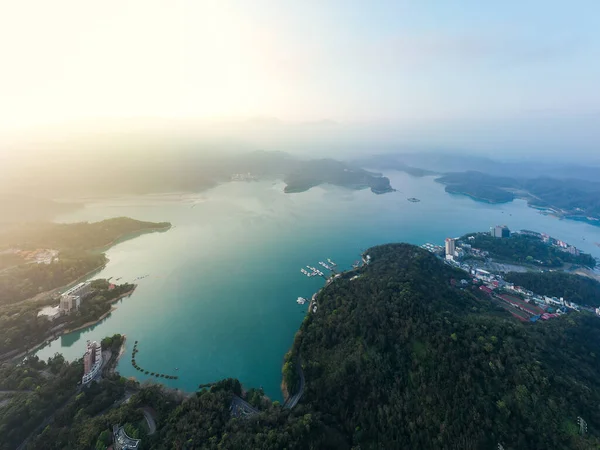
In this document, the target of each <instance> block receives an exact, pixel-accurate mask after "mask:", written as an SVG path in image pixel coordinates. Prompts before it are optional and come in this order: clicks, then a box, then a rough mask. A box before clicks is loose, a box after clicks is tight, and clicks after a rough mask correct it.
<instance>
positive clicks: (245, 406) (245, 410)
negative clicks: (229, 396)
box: [229, 395, 259, 417]
mask: <svg viewBox="0 0 600 450" xmlns="http://www.w3.org/2000/svg"><path fill="white" fill-rule="evenodd" d="M229 409H230V411H231V415H232V416H233V417H250V416H253V415H255V414H258V413H259V411H258V409H256V408H255V407H254V406H252V405H251V404H250V403H248V402H246V401H244V400H243V399H241V398H240V397H238V396H237V395H234V396H233V400H231V406H230V407H229Z"/></svg>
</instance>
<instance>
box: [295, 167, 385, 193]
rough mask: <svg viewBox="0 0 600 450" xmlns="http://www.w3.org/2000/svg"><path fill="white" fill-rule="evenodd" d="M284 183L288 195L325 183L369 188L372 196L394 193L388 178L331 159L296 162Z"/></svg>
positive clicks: (351, 187) (352, 187) (349, 187)
mask: <svg viewBox="0 0 600 450" xmlns="http://www.w3.org/2000/svg"><path fill="white" fill-rule="evenodd" d="M284 181H285V183H286V187H285V188H284V192H286V193H288V194H290V193H298V192H304V191H307V190H309V189H310V188H313V187H315V186H319V185H320V184H325V183H328V184H333V185H336V186H341V187H345V188H348V189H357V190H358V189H366V188H370V189H371V192H373V193H374V194H385V193H387V192H394V191H395V189H393V188H392V187H391V185H390V180H389V178H387V177H384V176H382V175H381V174H377V173H373V172H368V171H366V170H364V169H360V168H357V167H353V166H350V165H348V164H346V163H343V162H340V161H335V160H333V159H319V160H310V161H303V162H297V163H296V165H295V167H294V170H292V171H291V172H290V173H288V174H287V175H286V176H285V178H284Z"/></svg>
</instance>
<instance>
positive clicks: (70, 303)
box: [58, 281, 92, 314]
mask: <svg viewBox="0 0 600 450" xmlns="http://www.w3.org/2000/svg"><path fill="white" fill-rule="evenodd" d="M91 290H92V285H91V283H90V282H89V281H87V282H84V283H79V284H78V285H75V286H73V287H72V288H71V289H69V290H68V291H66V292H64V293H63V294H62V295H61V297H60V304H59V306H58V309H59V311H60V312H61V313H63V314H68V313H70V312H71V311H73V310H76V309H79V306H81V299H82V298H84V297H85V296H86V295H88V294H89V293H90V292H91Z"/></svg>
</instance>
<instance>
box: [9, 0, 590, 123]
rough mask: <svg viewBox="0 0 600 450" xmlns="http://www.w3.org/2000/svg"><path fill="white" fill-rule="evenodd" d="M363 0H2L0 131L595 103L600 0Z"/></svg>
mask: <svg viewBox="0 0 600 450" xmlns="http://www.w3.org/2000/svg"><path fill="white" fill-rule="evenodd" d="M363 5H364V4H363V3H362V2H357V1H332V2H322V1H307V2H293V1H281V2H269V1H262V0H259V1H253V2H244V1H224V0H219V1H172V2H163V1H148V0H143V1H142V0H133V1H114V0H109V1H104V2H82V1H69V0H57V1H52V2H45V1H29V0H26V1H21V2H10V3H8V2H5V3H4V4H3V6H2V7H1V10H0V11H1V14H0V55H1V56H2V61H3V70H2V71H1V72H0V98H1V99H2V101H1V102H0V127H1V129H0V131H3V132H4V133H7V132H8V133H10V132H13V131H15V130H23V129H27V128H28V127H31V126H40V125H44V126H45V125H57V124H64V123H72V122H74V123H75V124H77V123H80V122H82V121H83V122H85V121H94V122H95V121H101V120H105V119H120V118H132V117H133V118H138V117H153V118H166V119H212V120H215V119H230V118H234V119H240V118H248V117H250V118H251V117H267V118H271V117H273V118H277V119H280V120H285V121H316V120H323V119H327V120H334V121H344V122H366V123H380V122H390V121H391V122H393V121H397V120H406V119H424V120H431V119H450V118H452V119H456V118H460V119H474V118H481V117H488V118H491V119H498V118H500V119H513V118H515V117H516V116H522V115H525V116H531V115H533V116H537V115H539V114H542V115H546V116H547V115H550V116H570V115H573V114H582V113H583V114H590V113H596V114H597V113H598V111H599V108H598V104H599V103H600V90H598V89H597V80H598V79H599V78H600V58H598V55H599V54H600V53H599V50H600V37H599V36H600V35H599V32H598V28H597V15H596V14H594V13H593V10H596V12H597V5H596V3H595V2H593V1H577V2H572V3H569V5H568V7H567V6H566V4H565V3H563V2H554V1H550V2H547V1H546V2H541V1H533V2H528V3H527V4H523V3H522V2H516V1H509V2H503V3H502V6H497V7H491V6H488V5H487V4H483V3H481V2H474V1H467V2H463V3H462V6H461V7H460V8H459V7H457V6H456V5H453V6H451V5H445V4H441V3H439V2H431V1H427V2H409V1H403V2H373V3H372V4H370V5H369V8H363V7H362V6H363ZM76 126H77V125H76ZM76 126H75V127H76Z"/></svg>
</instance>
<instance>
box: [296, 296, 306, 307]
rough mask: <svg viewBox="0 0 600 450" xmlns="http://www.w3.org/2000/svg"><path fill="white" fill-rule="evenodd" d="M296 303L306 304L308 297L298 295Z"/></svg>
mask: <svg viewBox="0 0 600 450" xmlns="http://www.w3.org/2000/svg"><path fill="white" fill-rule="evenodd" d="M296 303H298V304H299V305H304V304H305V303H306V299H305V298H304V297H298V300H296Z"/></svg>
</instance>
